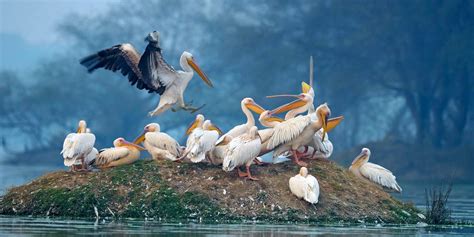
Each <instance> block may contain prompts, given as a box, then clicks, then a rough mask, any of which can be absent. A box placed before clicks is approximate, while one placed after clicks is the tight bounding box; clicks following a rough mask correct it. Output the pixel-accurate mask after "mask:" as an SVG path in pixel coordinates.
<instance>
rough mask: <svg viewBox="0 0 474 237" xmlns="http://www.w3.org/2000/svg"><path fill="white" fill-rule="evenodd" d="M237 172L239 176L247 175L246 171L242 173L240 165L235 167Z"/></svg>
mask: <svg viewBox="0 0 474 237" xmlns="http://www.w3.org/2000/svg"><path fill="white" fill-rule="evenodd" d="M236 169H237V174H239V177H247V175H248V174H247V173H244V172H242V171H240V167H237V168H236Z"/></svg>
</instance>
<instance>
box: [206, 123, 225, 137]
mask: <svg viewBox="0 0 474 237" xmlns="http://www.w3.org/2000/svg"><path fill="white" fill-rule="evenodd" d="M209 130H214V131H217V133H219V135H221V134H222V131H221V130H220V129H219V128H218V127H217V126H216V125H214V124H211V126H210V127H209Z"/></svg>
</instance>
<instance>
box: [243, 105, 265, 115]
mask: <svg viewBox="0 0 474 237" xmlns="http://www.w3.org/2000/svg"><path fill="white" fill-rule="evenodd" d="M245 107H247V108H249V109H250V110H252V111H253V112H255V113H257V114H261V113H263V111H265V109H264V108H262V106H260V105H258V104H257V103H255V102H252V103H250V104H246V105H245Z"/></svg>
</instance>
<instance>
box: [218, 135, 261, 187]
mask: <svg viewBox="0 0 474 237" xmlns="http://www.w3.org/2000/svg"><path fill="white" fill-rule="evenodd" d="M260 147H261V143H260V138H259V136H258V134H257V127H255V126H253V127H252V128H250V130H249V131H248V133H245V134H242V135H240V136H237V137H235V138H234V139H232V141H230V143H229V145H228V146H227V150H226V153H225V157H224V162H223V164H222V169H223V170H224V171H227V172H229V171H232V170H233V169H235V168H236V167H240V166H242V165H245V166H246V169H247V175H246V176H247V177H248V178H249V179H255V178H253V177H252V176H251V174H250V165H251V164H252V162H253V160H254V159H255V158H256V157H257V156H258V154H259V153H260ZM239 174H240V172H239Z"/></svg>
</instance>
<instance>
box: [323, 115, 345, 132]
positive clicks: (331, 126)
mask: <svg viewBox="0 0 474 237" xmlns="http://www.w3.org/2000/svg"><path fill="white" fill-rule="evenodd" d="M343 119H344V116H339V117H335V118H330V119H328V125H327V127H328V128H327V131H326V132H330V131H331V130H333V129H334V128H335V127H336V126H337V125H339V123H341V121H342V120H343Z"/></svg>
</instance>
